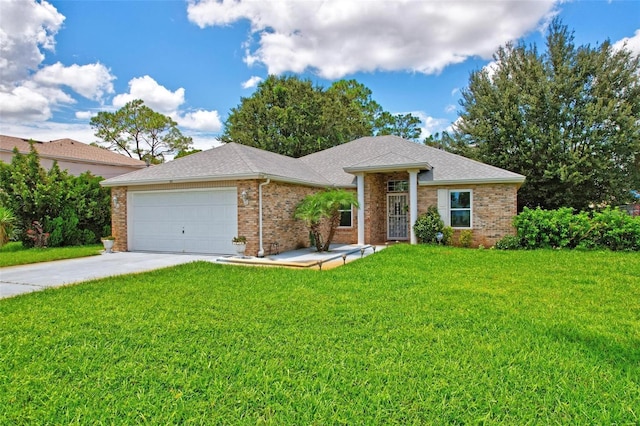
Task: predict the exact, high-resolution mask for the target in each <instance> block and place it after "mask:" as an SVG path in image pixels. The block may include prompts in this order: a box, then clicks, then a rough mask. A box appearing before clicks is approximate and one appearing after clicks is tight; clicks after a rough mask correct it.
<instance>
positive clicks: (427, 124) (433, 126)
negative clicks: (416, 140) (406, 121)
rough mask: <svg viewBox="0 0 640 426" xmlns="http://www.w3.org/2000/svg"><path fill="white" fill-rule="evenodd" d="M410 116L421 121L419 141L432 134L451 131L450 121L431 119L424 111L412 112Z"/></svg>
mask: <svg viewBox="0 0 640 426" xmlns="http://www.w3.org/2000/svg"><path fill="white" fill-rule="evenodd" d="M411 114H412V115H413V116H415V117H418V118H420V120H421V121H422V123H421V124H422V125H421V126H420V129H421V130H422V133H421V134H420V138H421V139H424V138H426V137H428V136H430V135H432V134H434V133H437V132H442V131H443V130H446V131H450V130H451V120H449V119H446V118H435V117H431V116H430V115H429V114H427V113H426V112H424V111H412V112H411Z"/></svg>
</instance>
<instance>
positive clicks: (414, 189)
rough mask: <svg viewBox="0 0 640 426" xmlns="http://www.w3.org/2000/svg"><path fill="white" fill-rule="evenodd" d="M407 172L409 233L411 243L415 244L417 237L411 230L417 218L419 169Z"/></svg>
mask: <svg viewBox="0 0 640 426" xmlns="http://www.w3.org/2000/svg"><path fill="white" fill-rule="evenodd" d="M408 172H409V226H410V229H409V235H411V244H417V243H418V239H417V238H416V233H415V231H414V230H413V225H415V223H416V220H417V219H418V172H419V170H416V169H413V170H408Z"/></svg>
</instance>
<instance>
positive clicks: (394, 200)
mask: <svg viewBox="0 0 640 426" xmlns="http://www.w3.org/2000/svg"><path fill="white" fill-rule="evenodd" d="M408 211H409V196H408V195H407V194H387V239H389V240H407V239H409V214H408Z"/></svg>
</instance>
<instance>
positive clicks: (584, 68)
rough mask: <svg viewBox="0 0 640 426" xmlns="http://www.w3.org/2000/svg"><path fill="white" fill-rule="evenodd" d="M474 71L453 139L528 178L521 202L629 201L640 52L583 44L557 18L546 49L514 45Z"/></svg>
mask: <svg viewBox="0 0 640 426" xmlns="http://www.w3.org/2000/svg"><path fill="white" fill-rule="evenodd" d="M494 59H495V63H496V67H495V71H494V72H493V73H490V72H489V71H488V70H486V69H485V70H480V71H477V72H474V73H473V74H472V75H471V77H470V80H469V86H468V88H466V89H465V90H464V91H463V93H462V96H463V98H462V100H461V106H462V107H463V112H462V114H461V117H460V120H459V121H458V124H457V129H456V132H455V135H454V137H455V138H456V140H457V143H460V144H462V145H466V146H467V147H475V148H473V149H472V150H471V151H476V152H475V153H476V154H477V156H478V158H479V159H480V160H481V161H484V162H486V163H489V164H492V165H495V166H498V167H502V168H505V169H508V170H512V171H514V172H517V173H521V174H523V175H525V176H526V177H527V180H526V182H525V183H524V185H523V186H522V188H521V189H520V191H519V194H518V207H519V210H522V208H523V207H525V206H528V207H536V206H541V207H543V208H550V209H554V208H559V207H562V206H570V207H573V208H576V209H584V208H588V207H589V206H590V205H600V204H619V203H624V202H625V201H626V200H627V199H629V197H630V196H631V193H630V191H631V190H633V189H636V188H638V187H640V169H639V166H640V120H638V117H640V73H638V69H640V57H638V56H634V55H632V54H631V53H630V52H629V51H628V50H626V49H622V50H615V49H613V47H612V46H611V44H610V43H609V41H606V42H604V43H603V44H602V45H600V46H598V47H595V48H592V47H590V46H579V47H576V46H574V44H573V33H571V32H569V31H568V29H567V27H566V26H564V25H562V23H561V21H559V20H557V19H556V20H554V21H553V22H552V23H551V25H550V27H549V29H548V33H547V37H546V52H544V53H542V54H539V53H538V51H537V48H536V46H535V45H533V46H525V45H524V44H518V45H511V44H510V45H507V46H505V47H502V48H500V49H499V51H498V52H497V54H496V55H495V58H494Z"/></svg>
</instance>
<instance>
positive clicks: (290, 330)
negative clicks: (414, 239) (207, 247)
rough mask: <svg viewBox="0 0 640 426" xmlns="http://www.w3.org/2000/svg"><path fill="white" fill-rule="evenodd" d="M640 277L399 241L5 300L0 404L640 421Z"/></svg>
mask: <svg viewBox="0 0 640 426" xmlns="http://www.w3.org/2000/svg"><path fill="white" fill-rule="evenodd" d="M639 277H640V256H638V255H637V253H612V252H576V251H573V252H569V251H494V250H469V249H468V250H465V249H455V248H447V247H426V246H420V247H417V246H407V245H398V246H393V247H390V248H388V249H386V250H384V251H382V252H379V253H377V254H375V255H372V256H369V257H366V258H364V259H362V260H358V261H356V262H353V263H349V264H347V265H346V266H343V267H340V268H336V269H333V270H329V271H322V272H320V271H310V270H288V269H279V268H259V267H241V266H228V265H218V264H210V263H196V264H190V265H183V266H178V267H175V268H171V269H166V270H161V271H155V272H151V273H146V274H141V275H131V276H126V277H121V278H111V279H104V280H99V281H94V282H91V283H84V284H81V285H77V286H71V287H66V288H61V289H55V290H47V291H44V292H37V293H31V294H27V295H24V296H19V297H16V298H11V299H5V300H0V324H1V326H0V329H1V330H2V333H0V347H1V348H2V350H1V351H0V419H5V420H4V422H6V423H7V424H29V423H40V424H44V423H48V424H69V423H78V424H87V423H90V424H94V423H97V424H111V423H115V424H132V423H148V424H257V423H268V424H274V425H286V424H299V425H306V424H402V425H405V424H469V423H473V424H476V423H489V424H491V423H503V424H510V425H511V424H620V425H622V424H638V422H640V278H639ZM2 422H3V421H0V423H2Z"/></svg>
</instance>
